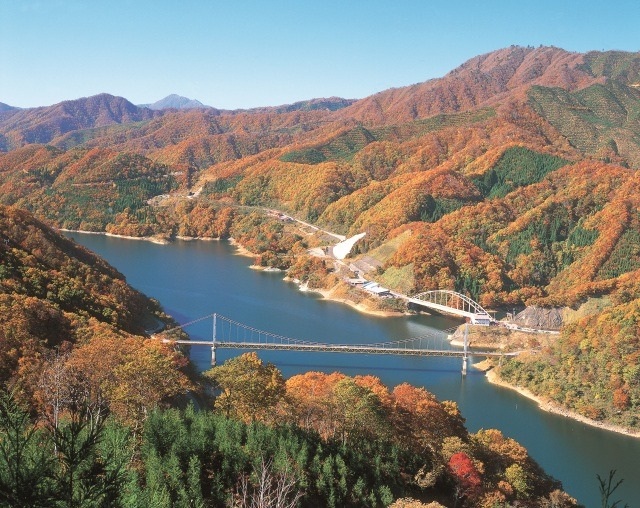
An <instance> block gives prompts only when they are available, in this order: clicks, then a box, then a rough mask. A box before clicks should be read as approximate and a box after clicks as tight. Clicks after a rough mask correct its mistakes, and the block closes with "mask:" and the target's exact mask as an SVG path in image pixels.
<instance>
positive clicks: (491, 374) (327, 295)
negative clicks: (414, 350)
mask: <svg viewBox="0 0 640 508" xmlns="http://www.w3.org/2000/svg"><path fill="white" fill-rule="evenodd" d="M58 230H59V231H65V232H69V233H81V234H90V235H103V236H110V237H113V238H122V239H125V240H142V241H148V242H152V243H156V244H159V245H168V244H170V243H171V242H170V241H169V240H167V239H166V238H162V237H153V236H147V237H136V236H126V235H117V234H113V233H107V232H100V231H82V230H73V229H64V228H58ZM176 239H179V240H183V241H193V240H205V241H219V240H220V238H201V237H181V236H177V237H176ZM228 241H229V243H230V244H231V245H233V246H234V247H235V248H236V255H238V256H244V257H252V258H255V257H256V255H255V254H253V253H252V252H251V251H249V250H247V249H246V248H245V247H243V246H242V245H240V244H239V243H238V242H237V241H236V240H235V239H233V238H229V239H228ZM249 268H250V269H253V270H262V271H275V270H274V269H269V268H268V267H262V266H258V265H250V266H249ZM283 280H284V281H285V282H292V283H294V284H297V286H298V290H299V291H301V292H312V293H317V294H319V295H321V296H322V298H323V299H325V300H327V301H331V302H336V303H341V304H344V305H348V306H349V307H351V308H352V309H354V310H356V311H357V312H360V313H362V314H365V315H370V316H376V317H398V316H404V315H407V314H406V313H402V312H394V311H381V310H374V309H370V308H368V307H367V306H366V305H363V304H361V303H356V302H355V301H353V300H350V299H348V298H337V297H334V296H333V295H332V293H333V292H334V289H320V288H315V289H309V288H307V287H305V286H304V284H301V283H300V281H296V280H294V279H290V278H288V277H284V278H283ZM457 342H458V341H457V340H456V339H453V340H451V343H452V344H453V345H460V346H462V345H463V344H462V342H460V343H459V344H457ZM493 347H494V348H495V347H496V346H495V345H493ZM474 367H475V368H477V369H479V370H486V373H485V378H486V380H487V382H489V383H490V384H493V385H495V386H500V387H502V388H506V389H509V390H513V391H515V392H516V393H518V394H519V395H521V396H523V397H525V398H528V399H529V400H532V401H533V402H535V403H536V404H537V405H538V408H539V409H541V410H542V411H546V412H548V413H553V414H557V415H559V416H563V417H565V418H570V419H572V420H574V421H577V422H580V423H583V424H585V425H589V426H591V427H596V428H599V429H602V430H606V431H609V432H615V433H618V434H622V435H625V436H629V437H633V438H640V431H634V430H630V429H627V428H625V427H621V426H619V425H614V424H610V423H606V422H599V421H597V420H592V419H590V418H587V417H585V416H582V415H581V414H579V413H576V412H575V411H571V410H569V409H566V408H564V407H562V406H560V405H559V404H556V403H553V402H549V401H547V400H544V399H543V398H542V397H540V396H537V395H535V394H534V393H533V392H531V391H530V390H528V389H527V388H523V387H520V386H516V385H512V384H510V383H508V382H506V381H504V380H502V379H500V378H499V377H498V375H497V373H496V372H495V370H494V369H493V368H492V367H489V368H487V367H486V366H484V367H483V366H481V365H480V364H475V365H474Z"/></svg>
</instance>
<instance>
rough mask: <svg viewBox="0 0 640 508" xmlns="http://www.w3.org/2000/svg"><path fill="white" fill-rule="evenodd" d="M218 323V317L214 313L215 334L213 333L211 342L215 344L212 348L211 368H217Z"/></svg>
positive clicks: (213, 325)
mask: <svg viewBox="0 0 640 508" xmlns="http://www.w3.org/2000/svg"><path fill="white" fill-rule="evenodd" d="M217 321H218V315H217V314H216V313H215V312H214V313H213V323H212V327H213V330H212V331H213V333H212V339H211V342H212V343H213V345H212V346H211V366H212V367H215V366H216V328H217V326H216V325H217Z"/></svg>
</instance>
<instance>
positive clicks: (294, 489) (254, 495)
mask: <svg viewBox="0 0 640 508" xmlns="http://www.w3.org/2000/svg"><path fill="white" fill-rule="evenodd" d="M298 483H299V479H298V478H297V477H296V475H295V473H294V471H292V470H291V469H290V468H286V469H285V470H284V471H276V469H275V468H274V466H273V461H272V460H265V459H264V458H263V459H262V461H261V462H260V464H259V465H258V466H256V467H254V469H253V473H252V475H251V476H248V475H242V476H241V477H240V480H239V482H238V484H239V485H238V487H237V489H236V494H235V496H234V497H235V500H234V504H233V506H234V507H237V508H295V507H296V506H297V505H298V501H299V500H300V498H301V497H302V495H303V492H302V490H300V488H299V487H298Z"/></svg>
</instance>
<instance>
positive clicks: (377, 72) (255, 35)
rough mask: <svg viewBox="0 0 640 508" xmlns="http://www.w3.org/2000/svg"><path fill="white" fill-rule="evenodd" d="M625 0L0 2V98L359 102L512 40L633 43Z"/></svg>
mask: <svg viewBox="0 0 640 508" xmlns="http://www.w3.org/2000/svg"><path fill="white" fill-rule="evenodd" d="M638 27H640V2H638V1H637V0H611V1H608V2H604V1H602V0H598V1H592V0H582V1H577V0H571V1H567V0H564V1H563V0H536V1H530V2H522V1H517V0H513V1H507V0H496V1H492V0H485V1H484V2H480V1H467V0H458V1H455V0H442V1H441V0H433V1H430V0H387V1H380V0H341V1H336V0H273V1H266V0H265V1H259V0H254V1H249V0H225V1H219V0H179V1H167V0H155V1H153V0H108V1H105V0H0V102H4V103H6V104H10V105H12V106H19V107H34V106H44V105H50V104H54V103H57V102H60V101H63V100H67V99H75V98H79V97H87V96H90V95H95V94H98V93H102V92H107V93H111V94H113V95H120V96H123V97H126V98H127V99H129V100H130V101H132V102H134V103H136V104H140V103H146V102H154V101H156V100H158V99H161V98H162V97H165V96H166V95H169V94H170V93H177V94H179V95H184V96H187V97H189V98H194V99H198V100H200V101H201V102H203V103H205V104H208V105H211V106H215V107H218V108H224V109H236V108H249V107H257V106H272V105H279V104H288V103H292V102H295V101H298V100H304V99H309V98H313V97H330V96H340V97H346V98H362V97H366V96H368V95H371V94H373V93H376V92H379V91H382V90H385V89H387V88H391V87H399V86H404V85H409V84H413V83H418V82H421V81H426V80H428V79H431V78H437V77H440V76H443V75H444V74H446V73H447V72H448V71H450V70H452V69H453V68H455V67H457V66H458V65H460V64H461V63H463V62H464V61H466V60H468V59H469V58H472V57H473V56H476V55H479V54H483V53H487V52H489V51H493V50H495V49H499V48H503V47H507V46H510V45H512V44H517V45H523V46H527V45H530V46H539V45H553V46H557V47H561V48H564V49H567V50H569V51H579V52H585V51H589V50H609V49H618V50H626V51H639V50H640V35H639V33H638Z"/></svg>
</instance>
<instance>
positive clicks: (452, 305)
mask: <svg viewBox="0 0 640 508" xmlns="http://www.w3.org/2000/svg"><path fill="white" fill-rule="evenodd" d="M407 301H409V302H410V303H413V304H415V305H420V306H422V307H427V308H429V309H431V310H436V311H438V312H442V313H445V314H453V315H454V316H460V317H464V318H469V319H470V320H471V323H472V324H474V325H490V324H491V323H492V322H493V321H495V320H494V319H493V318H492V317H491V316H490V315H489V313H488V312H487V311H486V310H484V309H483V308H482V306H481V305H480V304H479V303H477V302H475V301H473V300H472V299H471V298H469V297H468V296H465V295H463V294H461V293H458V292H456V291H451V290H450V289H438V290H435V291H426V292H424V293H419V294H417V295H415V296H410V297H408V298H407Z"/></svg>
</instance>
